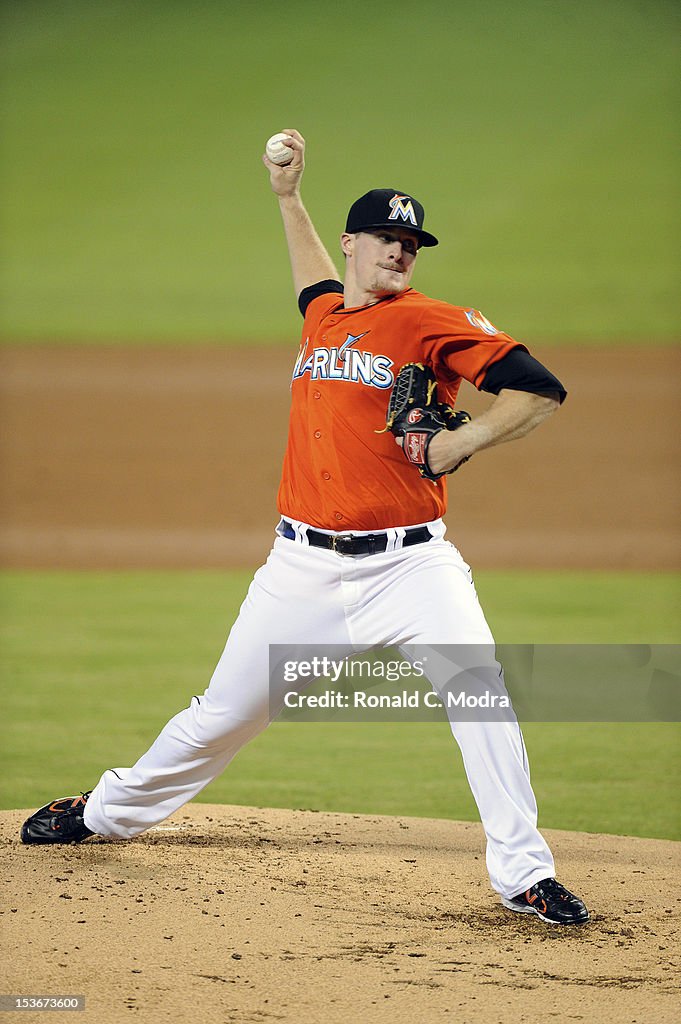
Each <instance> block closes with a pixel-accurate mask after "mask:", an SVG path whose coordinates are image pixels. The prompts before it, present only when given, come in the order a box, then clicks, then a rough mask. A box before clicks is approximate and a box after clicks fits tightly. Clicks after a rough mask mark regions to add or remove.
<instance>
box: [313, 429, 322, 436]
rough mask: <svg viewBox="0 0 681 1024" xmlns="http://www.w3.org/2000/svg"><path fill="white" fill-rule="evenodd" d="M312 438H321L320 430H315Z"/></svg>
mask: <svg viewBox="0 0 681 1024" xmlns="http://www.w3.org/2000/svg"><path fill="white" fill-rule="evenodd" d="M314 436H315V437H321V436H322V432H321V430H315V432H314Z"/></svg>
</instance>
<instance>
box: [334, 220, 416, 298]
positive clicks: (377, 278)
mask: <svg viewBox="0 0 681 1024" xmlns="http://www.w3.org/2000/svg"><path fill="white" fill-rule="evenodd" d="M343 238H344V243H345V244H344V246H343V249H344V252H345V253H346V255H347V256H348V257H349V258H350V259H351V260H352V262H353V272H354V279H355V282H356V284H357V286H358V287H359V288H360V289H362V290H363V291H364V292H367V293H371V294H373V295H376V296H384V295H396V294H398V293H399V292H401V291H404V289H405V288H408V287H409V282H410V280H411V275H412V273H413V271H414V263H415V260H416V254H417V252H418V248H419V240H418V235H415V234H414V233H413V232H412V231H409V230H408V229H406V228H398V227H394V228H392V227H390V228H376V229H375V230H372V231H360V232H358V233H357V234H356V235H344V236H343Z"/></svg>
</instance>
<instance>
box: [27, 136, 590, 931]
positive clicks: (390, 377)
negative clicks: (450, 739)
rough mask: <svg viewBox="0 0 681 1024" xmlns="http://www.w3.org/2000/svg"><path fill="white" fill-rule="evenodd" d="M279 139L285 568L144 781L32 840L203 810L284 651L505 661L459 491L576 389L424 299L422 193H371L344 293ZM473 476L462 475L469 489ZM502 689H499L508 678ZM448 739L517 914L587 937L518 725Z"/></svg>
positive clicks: (252, 727)
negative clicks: (458, 407)
mask: <svg viewBox="0 0 681 1024" xmlns="http://www.w3.org/2000/svg"><path fill="white" fill-rule="evenodd" d="M285 135H287V136H288V137H289V138H288V141H287V142H286V145H288V146H289V148H290V149H291V150H292V154H293V158H292V160H291V161H290V162H289V163H287V164H285V165H280V164H275V163H273V162H272V161H271V160H269V159H268V158H267V156H263V161H264V163H265V166H266V167H267V170H268V171H269V175H270V182H271V185H272V189H273V191H274V193H275V194H276V196H277V198H278V202H279V208H280V211H281V216H282V218H283V223H284V230H285V232H286V239H287V242H288V248H289V254H290V259H291V267H292V271H293V283H294V288H295V293H296V297H297V299H298V305H299V307H300V310H301V313H302V314H303V316H304V324H303V332H302V339H301V344H300V349H299V352H298V357H297V359H296V360H295V364H294V368H293V376H292V382H291V415H290V424H289V435H288V446H287V450H286V455H285V458H284V466H283V472H282V478H281V484H280V487H279V495H278V509H279V512H280V515H281V520H280V522H279V524H278V526H277V528H276V533H277V537H276V539H275V541H274V545H273V547H272V551H271V553H270V555H269V557H268V559H267V562H266V564H265V565H264V566H262V567H261V568H260V569H259V570H258V572H257V573H256V574H255V577H254V579H253V581H252V583H251V586H250V588H249V591H248V594H247V596H246V599H245V601H244V603H243V605H242V607H241V611H240V613H239V617H238V619H237V621H236V622H235V624H234V626H233V628H232V630H231V632H230V635H229V638H228V640H227V644H226V647H225V649H224V652H223V654H222V656H221V658H220V660H219V662H218V665H217V668H216V669H215V672H214V674H213V677H212V679H211V681H210V684H209V686H208V688H207V689H206V691H205V693H204V694H203V695H202V696H201V697H196V698H192V701H191V703H190V705H189V707H188V708H186V709H185V710H183V711H181V712H180V713H179V714H177V715H176V716H175V717H174V718H173V719H171V721H170V722H169V723H168V724H167V725H166V726H165V728H164V729H163V730H162V732H161V733H160V735H159V737H158V738H157V739H156V741H155V742H154V744H153V745H152V746H151V748H150V749H149V750H148V751H147V752H146V753H145V754H143V755H142V757H141V758H140V759H139V760H138V761H137V763H136V764H135V765H134V766H133V767H132V768H115V769H109V770H107V771H105V772H104V774H103V775H102V777H101V779H100V781H99V782H98V784H97V785H96V786H95V788H94V789H93V790H92V791H91V792H89V793H85V794H83V795H82V796H80V797H71V798H68V799H61V800H56V801H53V802H52V803H51V804H48V805H46V806H45V807H43V808H41V809H40V810H39V811H37V812H36V813H35V814H34V815H32V816H31V817H30V818H29V819H28V820H27V821H26V822H25V824H24V826H23V829H22V840H23V841H24V842H25V843H54V842H61V843H64V842H66V843H69V842H80V841H82V840H83V839H86V838H88V837H89V836H91V835H93V834H97V835H100V836H115V837H118V838H122V839H129V838H132V837H134V836H136V835H139V834H140V833H141V832H144V831H145V829H148V828H150V827H151V826H153V825H156V824H158V823H159V822H160V821H162V820H163V819H164V818H166V817H167V816H168V815H170V814H172V813H173V812H174V811H176V810H177V809H178V808H179V807H181V806H182V805H183V804H184V803H185V802H186V801H188V800H190V799H191V798H192V797H194V796H196V794H197V793H199V792H200V791H201V790H202V789H203V787H204V786H206V785H207V784H208V783H209V782H210V781H211V780H212V779H214V778H215V777H216V776H217V775H218V774H219V773H220V772H222V771H223V770H224V769H225V768H226V766H227V765H228V764H229V762H230V761H231V759H232V758H233V757H234V756H235V754H236V753H237V752H238V751H239V750H240V748H241V747H243V745H244V744H245V743H247V742H248V741H249V740H250V739H252V738H253V737H254V736H256V735H257V734H258V733H259V732H261V731H262V730H263V729H264V728H265V727H266V726H267V725H268V724H269V722H270V720H271V717H272V711H271V707H272V701H271V698H272V694H271V693H270V685H269V683H270V681H269V664H268V652H269V645H270V644H299V645H305V644H317V645H319V644H329V645H331V644H333V645H334V649H335V650H338V647H339V646H340V647H341V648H342V649H344V650H347V652H348V653H351V652H356V651H357V650H360V649H368V648H370V647H376V646H396V647H398V648H401V649H404V647H405V646H406V645H419V644H428V645H432V644H435V645H487V646H489V648H490V649H491V650H493V647H494V640H493V637H492V635H491V632H490V629H489V627H488V625H487V622H486V621H485V617H484V615H483V612H482V610H481V608H480V605H479V603H478V599H477V595H476V592H475V588H474V586H473V582H472V578H471V575H470V569H469V567H468V566H467V565H466V563H465V562H464V560H463V558H462V557H461V555H460V554H459V552H458V550H457V549H456V548H455V547H454V546H453V545H452V544H451V543H449V542H448V541H447V540H445V536H444V535H445V527H444V524H443V522H442V515H443V513H444V512H445V508H446V502H447V487H446V474H447V473H450V472H453V471H454V470H455V469H458V468H459V467H460V466H461V465H462V463H463V462H465V461H466V460H467V459H469V458H470V457H472V456H473V457H476V458H477V457H478V455H479V453H480V452H482V451H483V450H484V449H485V448H489V447H491V446H492V445H496V444H501V443H502V442H505V441H511V440H515V439H516V438H520V437H523V436H524V435H525V434H527V433H528V432H529V431H530V430H532V429H533V428H534V427H536V426H538V425H539V424H540V423H541V422H542V421H543V420H544V419H546V417H547V416H549V415H550V414H551V413H553V412H554V411H555V410H556V409H557V408H558V406H559V405H560V403H561V402H562V401H563V399H564V398H565V390H564V389H563V387H562V385H561V383H560V381H558V380H557V379H556V377H554V376H553V374H551V373H550V372H549V371H548V370H547V369H546V368H545V367H544V366H542V365H541V363H539V362H537V360H536V359H534V358H533V357H532V356H531V355H530V354H529V353H528V351H527V349H526V348H525V347H524V346H523V345H520V344H518V342H516V341H514V340H513V339H512V338H511V337H509V336H508V335H507V334H504V333H503V332H502V331H500V330H497V328H496V327H494V326H493V325H492V324H491V323H490V322H489V321H488V320H487V319H486V318H485V317H484V316H483V315H482V313H480V311H479V310H476V309H470V308H466V307H459V306H452V305H450V304H449V303H447V302H442V301H439V300H436V299H431V298H428V297H427V296H425V295H423V294H421V293H419V292H418V291H415V290H414V289H413V288H412V287H411V278H412V275H413V273H414V269H415V266H416V261H417V259H418V256H419V253H420V250H421V249H422V248H423V247H433V246H436V245H437V244H438V240H437V238H436V237H435V236H434V235H432V234H430V233H429V232H428V231H426V230H425V229H424V226H423V225H424V210H423V207H422V205H421V204H420V203H419V202H418V201H417V200H416V199H415V198H414V196H412V195H411V194H410V193H409V192H406V191H404V190H400V189H394V188H380V189H373V190H371V191H370V192H367V193H366V194H365V195H363V196H362V197H361V198H360V199H358V200H357V201H356V202H354V203H353V204H352V206H351V207H350V211H349V213H348V217H347V222H346V225H345V230H344V231H343V233H342V234H341V238H340V244H341V250H342V253H343V258H344V261H345V272H344V274H343V279H342V280H343V283H341V276H340V275H339V274H338V272H337V271H336V268H335V266H334V264H333V261H332V259H331V257H330V256H329V254H328V253H327V251H326V249H325V248H324V246H323V244H322V242H321V241H320V239H319V237H318V235H317V233H316V231H315V228H314V226H313V224H312V222H311V220H310V218H309V216H308V214H307V212H306V209H305V207H304V205H303V203H302V200H301V197H300V181H301V177H302V174H303V168H304V154H305V142H304V140H303V138H302V136H301V135H300V133H299V132H297V131H295V130H293V129H287V130H286V131H285ZM405 364H412V366H413V367H416V370H414V369H409V370H407V371H406V374H407V377H406V378H405V375H404V374H403V375H402V377H401V378H400V389H398V390H397V391H396V392H395V394H394V395H393V386H394V384H395V381H396V379H397V378H398V375H399V372H400V369H401V368H403V367H404V366H405ZM405 379H406V380H407V384H406V389H405V386H404V381H405ZM462 379H465V380H468V381H470V382H471V383H472V384H474V385H475V387H477V388H478V389H480V390H483V391H486V392H489V393H490V394H491V395H494V396H496V397H495V398H494V399H493V400H492V403H491V405H490V407H489V408H488V410H487V411H486V412H484V413H483V414H482V415H480V416H478V417H477V418H475V419H473V420H469V419H468V418H467V417H466V416H462V415H460V414H454V413H453V411H452V407H453V406H454V404H455V402H456V397H457V391H458V389H459V385H460V383H461V381H462ZM414 381H415V382H416V390H413V389H412V390H411V392H410V388H412V384H413V383H414ZM419 387H420V388H422V389H425V390H421V391H419V390H418V388H419ZM415 394H416V395H417V396H418V395H423V398H422V399H420V400H419V401H417V400H416V399H415V398H414V395H415ZM405 395H407V398H406V399H405ZM391 396H392V400H391ZM389 404H390V406H391V412H390V416H388V408H389ZM386 418H388V427H389V429H387V430H386V429H385V426H386ZM382 428H383V429H382ZM464 479H465V469H464V470H463V471H462V472H461V476H457V480H461V485H462V486H463V481H464ZM497 669H499V666H497ZM499 677H500V678H501V679H502V685H503V677H501V676H500V669H499ZM430 682H431V684H432V685H433V687H434V688H437V687H438V686H439V685H440V682H441V681H440V680H438V679H436V678H435V677H433V678H430ZM450 725H451V730H452V734H453V736H454V738H455V739H456V741H457V743H458V744H459V747H460V748H461V752H462V755H463V762H464V766H465V770H466V775H467V778H468V781H469V784H470V786H471V790H472V792H473V795H474V797H475V800H476V803H477V806H478V810H479V813H480V818H481V820H482V824H483V826H484V829H485V833H486V837H487V868H488V871H489V875H490V879H491V883H492V886H493V887H494V889H495V890H496V891H497V893H498V894H499V896H500V898H501V901H502V903H503V905H504V906H505V907H507V908H508V909H510V910H515V911H519V912H521V913H533V914H537V915H538V916H539V917H540V918H541V919H542V920H544V921H548V922H552V923H557V924H582V923H583V922H585V921H587V920H588V917H589V915H588V912H587V909H586V907H585V906H584V903H583V902H582V901H581V900H580V899H578V898H577V897H576V896H574V895H572V893H570V892H568V890H567V889H565V888H564V887H563V886H562V885H561V884H560V883H559V882H557V881H556V879H555V877H554V874H555V869H554V863H553V858H552V855H551V852H550V850H549V848H548V846H547V844H546V842H545V840H544V838H543V837H542V835H541V834H540V833H539V831H538V829H537V808H536V803H535V798H534V794H533V792H532V788H531V786H530V778H529V770H528V764H527V755H526V752H525V746H524V744H523V739H522V734H521V731H520V728H519V726H518V723H517V721H515V720H512V721H494V722H491V721H457V720H456V717H455V715H453V714H452V715H450ZM320 756H324V755H323V753H320Z"/></svg>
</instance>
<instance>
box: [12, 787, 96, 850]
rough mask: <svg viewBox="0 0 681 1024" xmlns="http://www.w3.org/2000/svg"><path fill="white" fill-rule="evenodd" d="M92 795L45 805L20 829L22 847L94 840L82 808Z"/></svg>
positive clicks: (65, 797)
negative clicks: (90, 837) (32, 844)
mask: <svg viewBox="0 0 681 1024" xmlns="http://www.w3.org/2000/svg"><path fill="white" fill-rule="evenodd" d="M91 792H92V790H90V792H88V793H81V795H80V796H64V797H61V798H60V799H59V800H53V801H52V803H49V804H45V806H44V807H41V808H40V810H39V811H36V812H35V814H32V815H31V817H30V818H27V819H26V821H25V822H24V824H23V825H22V826H21V841H22V843H82V842H83V840H84V839H87V838H88V836H93V835H94V832H91V831H90V829H89V828H88V827H87V825H86V824H85V822H84V821H83V808H84V807H85V804H86V803H87V799H88V797H89V796H90V793H91Z"/></svg>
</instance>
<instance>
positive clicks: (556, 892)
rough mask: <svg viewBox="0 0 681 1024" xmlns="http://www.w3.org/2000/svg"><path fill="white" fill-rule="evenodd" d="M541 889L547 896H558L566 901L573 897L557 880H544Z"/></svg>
mask: <svg viewBox="0 0 681 1024" xmlns="http://www.w3.org/2000/svg"><path fill="white" fill-rule="evenodd" d="M541 888H542V891H543V892H544V893H545V894H546V895H547V896H557V897H558V898H560V899H564V900H566V899H569V898H570V896H571V893H569V892H568V890H567V889H566V888H565V886H564V885H561V884H560V882H558V881H556V879H555V878H546V879H544V881H543V882H542V883H541Z"/></svg>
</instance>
